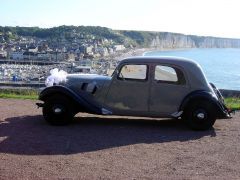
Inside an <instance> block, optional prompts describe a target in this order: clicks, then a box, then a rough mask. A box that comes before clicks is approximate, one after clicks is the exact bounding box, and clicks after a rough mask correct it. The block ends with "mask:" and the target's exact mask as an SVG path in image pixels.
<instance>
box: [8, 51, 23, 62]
mask: <svg viewBox="0 0 240 180" xmlns="http://www.w3.org/2000/svg"><path fill="white" fill-rule="evenodd" d="M10 59H13V60H23V59H24V58H23V52H21V51H16V52H11V53H10Z"/></svg>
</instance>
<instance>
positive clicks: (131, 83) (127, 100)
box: [105, 64, 149, 115]
mask: <svg viewBox="0 0 240 180" xmlns="http://www.w3.org/2000/svg"><path fill="white" fill-rule="evenodd" d="M148 100H149V75H148V65H147V64H123V65H122V66H121V67H120V70H119V73H117V74H116V75H115V76H114V77H113V80H112V83H111V85H110V88H109V91H108V93H107V96H106V100H105V103H106V105H107V106H108V107H110V108H112V109H113V112H114V114H124V115H144V113H147V112H148Z"/></svg>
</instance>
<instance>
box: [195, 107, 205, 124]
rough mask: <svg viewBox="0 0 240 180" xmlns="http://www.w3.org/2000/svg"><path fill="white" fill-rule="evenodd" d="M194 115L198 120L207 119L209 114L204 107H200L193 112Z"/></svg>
mask: <svg viewBox="0 0 240 180" xmlns="http://www.w3.org/2000/svg"><path fill="white" fill-rule="evenodd" d="M193 117H194V119H195V120H197V121H205V120H206V119H207V118H208V114H207V112H206V110H204V109H198V110H196V111H195V112H194V113H193Z"/></svg>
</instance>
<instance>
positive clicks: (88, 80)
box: [63, 74, 112, 92]
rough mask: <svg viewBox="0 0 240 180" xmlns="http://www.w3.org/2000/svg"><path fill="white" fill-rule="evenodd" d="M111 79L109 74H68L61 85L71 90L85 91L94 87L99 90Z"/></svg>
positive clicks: (89, 90)
mask: <svg viewBox="0 0 240 180" xmlns="http://www.w3.org/2000/svg"><path fill="white" fill-rule="evenodd" d="M111 79H112V78H111V77H109V76H103V75H97V74H68V75H67V77H66V82H65V83H64V84H63V85H64V86H67V87H69V88H70V89H73V90H77V91H78V90H80V89H81V90H83V89H85V90H86V91H87V92H91V91H93V89H94V88H95V87H96V88H97V89H99V90H100V89H101V88H102V87H103V86H104V84H106V83H107V82H110V81H111Z"/></svg>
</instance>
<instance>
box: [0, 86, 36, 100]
mask: <svg viewBox="0 0 240 180" xmlns="http://www.w3.org/2000/svg"><path fill="white" fill-rule="evenodd" d="M0 98H13V99H32V100H37V99H38V91H37V90H34V89H24V90H21V89H0Z"/></svg>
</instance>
